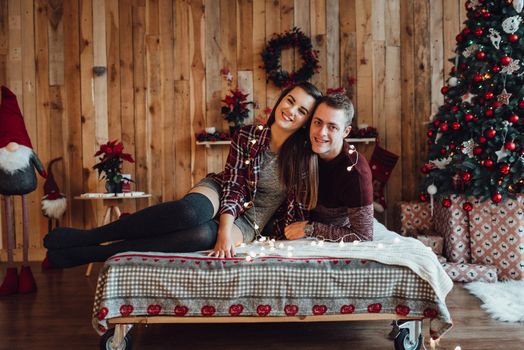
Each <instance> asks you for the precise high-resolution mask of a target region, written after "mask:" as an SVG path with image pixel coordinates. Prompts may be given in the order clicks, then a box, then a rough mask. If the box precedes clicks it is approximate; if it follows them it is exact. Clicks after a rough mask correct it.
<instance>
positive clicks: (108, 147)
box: [93, 140, 135, 183]
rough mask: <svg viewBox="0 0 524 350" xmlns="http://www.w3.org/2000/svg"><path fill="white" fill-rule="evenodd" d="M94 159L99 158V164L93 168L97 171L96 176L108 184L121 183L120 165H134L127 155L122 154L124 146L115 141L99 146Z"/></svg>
mask: <svg viewBox="0 0 524 350" xmlns="http://www.w3.org/2000/svg"><path fill="white" fill-rule="evenodd" d="M95 157H100V158H99V162H98V163H96V164H95V165H94V166H93V169H96V170H97V171H98V176H99V177H100V178H102V179H106V181H108V182H113V183H120V182H121V181H122V175H121V173H122V163H123V162H124V161H128V162H130V163H134V162H135V160H134V159H133V157H132V156H131V154H129V153H124V145H123V143H122V142H117V140H114V141H109V142H107V143H105V144H103V145H100V149H99V150H98V151H97V152H96V153H95Z"/></svg>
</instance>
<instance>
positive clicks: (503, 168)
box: [499, 163, 509, 175]
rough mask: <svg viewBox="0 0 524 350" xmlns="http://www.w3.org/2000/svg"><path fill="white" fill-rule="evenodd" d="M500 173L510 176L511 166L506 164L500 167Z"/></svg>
mask: <svg viewBox="0 0 524 350" xmlns="http://www.w3.org/2000/svg"><path fill="white" fill-rule="evenodd" d="M499 170H500V172H501V173H502V174H504V175H508V174H509V165H508V164H506V163H502V164H501V165H500V168H499Z"/></svg>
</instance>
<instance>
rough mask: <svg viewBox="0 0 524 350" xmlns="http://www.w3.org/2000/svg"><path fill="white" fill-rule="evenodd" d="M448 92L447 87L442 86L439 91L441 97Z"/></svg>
mask: <svg viewBox="0 0 524 350" xmlns="http://www.w3.org/2000/svg"><path fill="white" fill-rule="evenodd" d="M448 91H449V87H447V86H443V87H442V89H440V92H441V93H442V95H445V94H447V93H448Z"/></svg>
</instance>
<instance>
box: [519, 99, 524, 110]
mask: <svg viewBox="0 0 524 350" xmlns="http://www.w3.org/2000/svg"><path fill="white" fill-rule="evenodd" d="M519 108H520V109H524V100H521V101H519Z"/></svg>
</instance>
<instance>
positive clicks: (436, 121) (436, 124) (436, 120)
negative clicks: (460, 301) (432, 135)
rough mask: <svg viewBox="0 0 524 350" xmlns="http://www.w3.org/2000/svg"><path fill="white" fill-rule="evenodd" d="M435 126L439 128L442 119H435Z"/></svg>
mask: <svg viewBox="0 0 524 350" xmlns="http://www.w3.org/2000/svg"><path fill="white" fill-rule="evenodd" d="M433 125H435V126H436V127H438V126H439V125H440V119H435V120H434V121H433Z"/></svg>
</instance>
